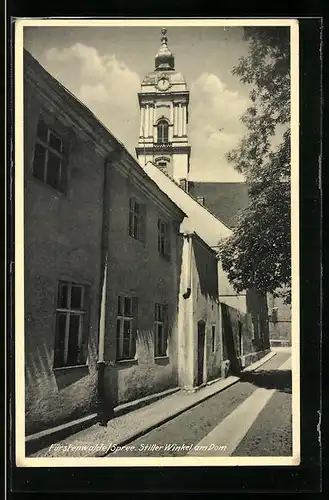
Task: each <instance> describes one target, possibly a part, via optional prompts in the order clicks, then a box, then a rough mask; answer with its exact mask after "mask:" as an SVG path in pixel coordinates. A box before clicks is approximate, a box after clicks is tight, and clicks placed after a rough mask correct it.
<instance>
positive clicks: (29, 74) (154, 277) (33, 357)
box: [24, 52, 184, 434]
mask: <svg viewBox="0 0 329 500" xmlns="http://www.w3.org/2000/svg"><path fill="white" fill-rule="evenodd" d="M24 148H25V149H24V204H25V206H24V209H25V221H24V240H25V246H24V252H25V266H24V267H25V279H24V283H25V285H24V286H25V367H26V372H25V396H26V399H25V410H26V411H25V421H26V433H27V434H33V433H34V432H37V431H40V430H42V429H46V428H48V427H52V426H54V425H58V424H61V423H65V422H68V421H71V420H74V419H75V418H78V417H81V416H83V415H88V414H90V413H92V412H95V411H97V404H98V399H99V395H98V393H97V389H98V386H99V370H98V366H99V364H100V363H104V364H105V370H104V381H103V386H104V390H105V393H104V394H103V396H105V399H106V400H107V402H108V406H109V407H113V406H115V405H118V404H120V403H123V402H126V401H131V400H133V399H136V398H138V397H142V396H143V395H146V394H147V395H149V394H152V393H154V392H161V391H162V390H165V389H167V388H170V387H177V384H178V382H177V378H178V369H177V365H178V361H177V356H178V348H177V314H178V293H179V280H180V272H181V244H182V243H181V235H180V229H179V228H180V223H181V221H182V220H183V217H184V213H183V212H182V211H181V210H180V209H179V208H178V207H177V206H176V205H175V204H174V203H173V202H172V201H171V200H170V199H169V198H168V197H167V196H166V195H164V193H163V192H162V191H161V190H159V188H158V187H157V186H156V185H155V183H154V182H152V180H151V179H150V178H149V177H148V176H147V175H146V174H145V172H144V171H143V170H142V168H141V167H140V166H139V164H138V163H137V162H136V161H135V160H134V159H133V158H132V157H131V156H130V155H129V153H128V152H127V151H126V150H125V149H124V147H123V146H122V145H121V144H120V143H118V141H117V140H116V139H115V138H114V137H113V136H112V135H111V134H110V133H109V132H108V131H107V130H106V129H105V127H104V126H103V125H102V124H101V123H100V122H99V121H98V120H97V119H96V117H95V116H94V115H93V114H92V113H91V112H90V111H89V110H88V109H87V108H86V107H85V106H83V105H82V104H81V103H80V102H78V101H77V100H76V99H75V98H74V97H73V96H72V95H71V94H70V93H69V92H68V91H67V90H66V89H65V88H64V87H63V86H62V85H60V84H59V82H57V81H56V80H55V79H54V78H52V77H51V76H50V75H49V74H48V73H47V72H46V71H45V70H44V69H43V68H42V67H41V66H40V65H39V63H38V62H37V61H36V60H35V59H34V58H33V57H32V56H31V55H30V54H29V53H27V52H25V53H24ZM105 268H106V273H105ZM105 275H106V279H105V280H104V276H105ZM104 283H105V289H104ZM104 291H105V293H104ZM104 306H105V321H104V328H103V327H102V310H103V307H104ZM102 330H104V331H103V334H104V335H103V336H102V335H101V332H102Z"/></svg>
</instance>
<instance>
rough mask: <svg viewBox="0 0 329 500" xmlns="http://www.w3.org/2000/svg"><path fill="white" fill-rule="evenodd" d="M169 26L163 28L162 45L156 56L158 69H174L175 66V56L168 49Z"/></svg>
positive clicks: (156, 67)
mask: <svg viewBox="0 0 329 500" xmlns="http://www.w3.org/2000/svg"><path fill="white" fill-rule="evenodd" d="M167 42H168V38H167V28H162V30H161V47H160V49H159V51H158V53H157V55H156V56H155V69H156V70H159V71H160V70H172V69H174V68H175V60H174V56H173V55H172V53H171V52H170V50H169V49H168V45H167Z"/></svg>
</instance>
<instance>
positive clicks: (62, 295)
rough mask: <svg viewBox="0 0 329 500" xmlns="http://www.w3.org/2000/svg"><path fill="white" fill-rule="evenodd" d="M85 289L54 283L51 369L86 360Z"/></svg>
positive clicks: (72, 284) (75, 284) (78, 363)
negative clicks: (54, 324) (53, 334)
mask: <svg viewBox="0 0 329 500" xmlns="http://www.w3.org/2000/svg"><path fill="white" fill-rule="evenodd" d="M87 291H88V287H86V286H85V285H80V284H77V283H70V282H67V281H60V282H59V284H58V294H57V309H56V335H55V353H54V368H60V367H67V366H77V365H84V364H85V363H86V359H87V340H88V339H87V326H88V325H87V304H88V300H87Z"/></svg>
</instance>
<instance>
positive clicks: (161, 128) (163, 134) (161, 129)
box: [158, 120, 169, 142]
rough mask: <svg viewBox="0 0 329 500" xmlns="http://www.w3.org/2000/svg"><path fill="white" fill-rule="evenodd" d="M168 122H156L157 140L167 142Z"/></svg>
mask: <svg viewBox="0 0 329 500" xmlns="http://www.w3.org/2000/svg"><path fill="white" fill-rule="evenodd" d="M168 130H169V126H168V122H167V121H166V120H160V121H159V123H158V142H168Z"/></svg>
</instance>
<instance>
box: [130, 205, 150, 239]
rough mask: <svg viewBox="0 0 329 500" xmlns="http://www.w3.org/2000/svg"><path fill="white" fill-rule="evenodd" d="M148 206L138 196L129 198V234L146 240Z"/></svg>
mask: <svg viewBox="0 0 329 500" xmlns="http://www.w3.org/2000/svg"><path fill="white" fill-rule="evenodd" d="M145 224H146V206H145V204H143V203H141V202H140V201H138V200H137V199H136V198H133V197H132V198H130V199H129V234H130V236H132V237H133V238H135V239H136V240H139V241H142V242H145Z"/></svg>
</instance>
